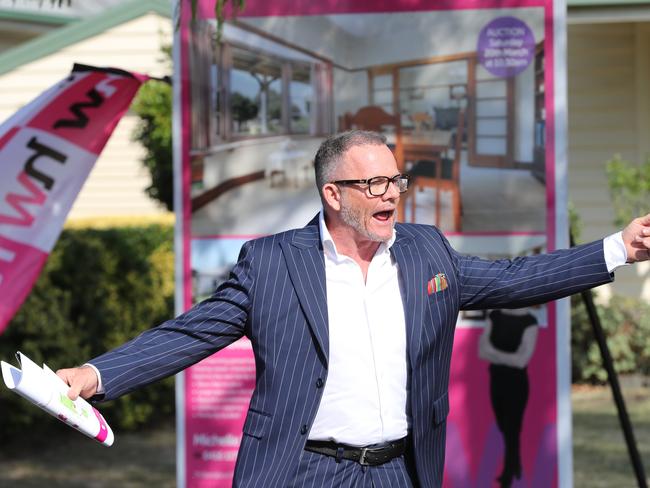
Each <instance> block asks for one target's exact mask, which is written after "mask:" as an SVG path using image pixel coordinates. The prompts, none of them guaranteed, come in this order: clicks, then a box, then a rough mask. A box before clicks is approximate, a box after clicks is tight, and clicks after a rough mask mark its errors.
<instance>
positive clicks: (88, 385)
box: [56, 366, 98, 400]
mask: <svg viewBox="0 0 650 488" xmlns="http://www.w3.org/2000/svg"><path fill="white" fill-rule="evenodd" d="M56 375H57V376H58V377H59V378H61V379H62V380H63V381H65V382H66V383H67V384H68V385H69V386H70V389H69V390H68V397H69V398H70V400H76V399H77V397H78V396H79V395H81V398H84V399H88V398H90V397H91V396H93V395H94V394H95V393H97V386H98V379H97V373H95V370H94V369H93V368H91V367H90V366H81V367H80V368H68V369H60V370H58V371H57V372H56Z"/></svg>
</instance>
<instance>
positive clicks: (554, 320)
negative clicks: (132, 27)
mask: <svg viewBox="0 0 650 488" xmlns="http://www.w3.org/2000/svg"><path fill="white" fill-rule="evenodd" d="M564 14H565V5H564V4H563V3H562V2H553V1H552V0H507V1H503V0H500V1H496V0H485V1H481V2H478V1H475V0H444V1H443V0H430V1H425V0H408V1H407V0H391V1H388V0H385V1H372V2H370V1H363V0H361V1H359V0H356V1H352V0H350V1H337V2H290V1H289V0H274V1H273V2H264V1H260V0H248V1H247V2H246V6H245V9H244V11H243V12H240V13H239V14H238V16H237V17H236V20H232V18H230V20H227V21H226V22H225V24H224V25H223V29H222V31H221V34H220V38H219V42H215V41H216V37H217V32H218V27H217V23H216V21H215V19H214V2H213V1H212V2H210V1H204V2H199V4H198V9H197V11H196V15H195V18H194V19H192V12H191V6H190V2H189V0H187V1H185V0H182V1H181V3H180V4H179V8H178V9H177V15H178V16H179V19H178V20H179V24H178V25H179V29H178V30H177V34H176V38H175V46H174V52H175V67H176V73H175V85H174V86H175V108H176V112H175V113H176V115H175V133H174V134H175V140H176V144H175V151H176V153H175V156H176V175H177V182H178V184H177V195H176V197H177V200H176V203H177V208H178V209H180V211H179V213H178V215H179V216H180V218H179V219H178V224H177V229H178V232H177V249H178V250H180V251H181V252H178V253H177V256H178V257H177V259H178V263H177V264H178V268H177V270H178V300H177V305H178V308H179V311H182V310H185V309H187V308H188V307H190V306H191V304H192V303H194V302H196V301H198V300H201V299H202V298H205V297H207V296H209V295H210V294H211V293H212V292H213V291H214V289H215V288H216V287H217V286H218V285H219V283H221V282H222V281H223V280H224V279H225V278H226V277H227V276H228V272H229V269H230V267H231V266H232V265H233V263H234V262H235V260H236V259H237V256H238V252H239V249H240V247H241V245H242V243H243V242H245V241H246V240H249V239H253V238H255V237H259V236H262V235H268V234H271V233H275V232H279V231H283V230H287V229H290V228H295V227H302V226H304V225H305V224H306V223H307V222H309V221H310V220H311V219H312V218H313V217H314V216H315V215H316V214H317V213H318V212H319V210H320V208H321V205H320V201H319V197H318V193H317V191H316V189H315V185H314V175H313V157H314V154H315V152H316V149H317V148H318V146H319V144H320V143H321V142H322V141H323V140H324V138H325V137H327V136H328V135H329V134H332V133H335V132H338V131H342V130H346V129H351V128H365V129H371V130H377V131H381V132H383V133H384V134H385V135H386V137H387V141H388V144H389V146H390V147H391V148H392V149H393V151H394V154H395V157H396V160H397V162H398V166H399V168H400V170H401V171H402V172H405V173H409V174H410V175H411V181H412V185H411V189H410V190H409V192H408V193H406V194H405V195H404V196H403V197H402V199H401V203H400V208H399V218H400V220H402V221H405V222H417V223H422V224H430V225H436V226H438V227H439V228H441V229H442V231H443V232H444V233H445V235H446V236H447V237H448V239H449V240H450V242H451V243H452V245H453V246H454V247H455V248H456V249H457V250H458V251H460V252H462V253H467V254H473V255H479V256H482V257H487V258H493V259H500V258H514V257H516V256H521V255H528V254H534V253H539V252H545V251H549V250H553V249H555V248H557V247H565V246H566V245H567V232H566V225H567V216H566V204H565V203H566V188H565V182H564V181H565V178H564V175H565V172H566V167H565V145H566V141H565V138H564V133H565V125H566V121H565V119H566V114H565V72H564V64H565V45H564V42H565V25H564ZM503 323H509V324H515V326H514V328H516V329H517V330H518V331H519V332H518V335H516V339H515V343H513V344H511V345H510V346H509V347H510V349H508V347H506V346H503V345H501V344H499V339H498V335H499V332H498V330H499V329H500V328H501V327H502V326H503ZM567 329H568V306H567V304H566V303H565V302H557V303H552V304H549V305H547V306H545V307H541V308H538V309H530V310H522V311H518V312H515V313H512V312H507V311H506V312H504V311H499V310H495V311H489V310H486V311H480V312H476V311H474V312H462V313H461V315H460V316H459V318H458V323H457V328H456V331H455V343H454V350H453V354H452V370H451V378H450V393H449V397H450V413H449V416H448V419H447V458H446V459H447V461H446V465H445V474H444V485H445V486H447V487H462V488H467V487H483V486H490V485H491V484H492V483H493V481H494V479H495V478H496V477H497V476H498V475H499V474H500V473H501V472H502V470H503V469H504V465H506V464H507V465H508V466H510V468H512V469H514V470H515V474H516V477H517V476H518V477H519V478H520V479H516V480H515V484H514V485H513V486H531V487H553V486H569V485H570V484H571V446H570V404H569V385H570V367H569V364H570V363H569V357H568V354H569V353H568V344H569V341H568V337H569V332H568V330H567ZM530 330H534V331H535V332H534V333H530V332H529V331H530ZM486 331H487V332H486ZM482 338H483V339H482ZM486 344H487V345H488V346H491V347H492V352H494V349H497V352H501V353H505V354H506V355H507V354H515V356H517V355H518V356H517V357H518V359H517V361H518V362H517V361H516V364H517V365H518V369H519V371H520V372H519V373H517V374H514V376H513V375H511V374H510V373H508V372H507V371H506V372H505V373H504V374H501V373H499V371H497V370H500V369H503V368H502V366H503V364H501V365H491V363H490V361H492V362H498V360H495V359H494V357H495V356H494V354H491V353H490V352H489V351H488V352H486V351H485V347H486ZM522 344H525V347H523V346H522ZM504 347H505V349H504ZM499 348H501V350H499ZM524 349H525V350H524ZM497 356H498V354H497ZM513 357H514V356H513ZM524 365H527V368H525V369H522V368H521V366H524ZM511 369H512V368H511ZM515 369H516V368H515ZM506 370H507V368H506ZM522 372H523V373H522ZM177 384H178V387H177V393H178V395H177V398H178V407H179V408H178V416H179V417H178V433H179V437H178V438H179V441H178V442H179V458H178V459H179V474H178V481H179V486H187V487H197V488H198V487H207V486H210V487H214V486H230V485H231V480H232V472H233V469H234V464H235V460H236V454H237V447H238V445H239V442H240V439H241V436H242V426H243V424H244V422H245V418H246V414H247V408H248V402H249V399H250V394H251V392H252V390H253V388H254V385H255V362H254V358H253V354H252V351H251V345H250V342H249V341H247V340H246V339H241V340H239V341H237V342H236V343H234V344H233V345H232V346H230V347H229V348H227V349H226V350H224V351H221V352H220V353H218V354H216V355H214V356H211V357H209V358H207V359H205V360H204V361H202V362H201V363H199V364H197V365H195V366H193V367H191V368H190V369H188V370H186V371H185V372H184V373H182V374H180V375H179V381H178V383H177ZM503 419H506V420H503ZM507 419H510V420H507ZM517 439H519V440H520V442H517ZM517 459H518V460H519V461H517ZM513 466H514V468H513ZM517 483H519V484H517Z"/></svg>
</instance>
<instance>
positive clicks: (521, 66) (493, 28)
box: [476, 17, 535, 78]
mask: <svg viewBox="0 0 650 488" xmlns="http://www.w3.org/2000/svg"><path fill="white" fill-rule="evenodd" d="M476 51H477V52H478V59H479V62H480V63H481V65H482V66H483V67H484V68H485V69H486V70H488V71H489V72H490V73H492V74H493V75H494V76H497V77H499V78H510V77H512V76H516V75H518V74H519V73H521V72H522V71H523V70H525V69H526V68H527V67H528V65H529V64H530V62H531V61H532V59H533V55H534V54H535V37H534V36H533V31H532V30H530V27H528V26H527V25H526V23H525V22H523V21H521V20H519V19H517V18H516V17H497V18H496V19H493V20H492V21H490V23H489V24H487V25H486V26H485V27H483V29H481V33H480V34H479V36H478V45H477V47H476Z"/></svg>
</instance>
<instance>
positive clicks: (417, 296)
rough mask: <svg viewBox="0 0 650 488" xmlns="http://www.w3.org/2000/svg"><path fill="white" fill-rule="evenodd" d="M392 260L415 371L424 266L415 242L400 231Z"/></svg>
mask: <svg viewBox="0 0 650 488" xmlns="http://www.w3.org/2000/svg"><path fill="white" fill-rule="evenodd" d="M390 251H391V254H392V255H393V258H394V259H395V261H396V262H397V265H398V268H399V274H400V280H401V282H400V289H401V291H402V301H403V304H404V319H405V321H406V343H407V351H408V356H409V361H410V363H411V368H414V367H415V360H416V358H417V357H418V353H419V350H420V342H421V341H420V338H421V337H422V323H423V317H422V313H423V310H424V298H425V296H426V294H425V293H424V292H423V287H426V278H425V275H424V268H425V266H424V264H423V263H422V262H421V261H422V259H421V257H420V255H419V253H417V252H416V251H417V249H416V246H415V241H414V239H413V238H412V237H410V236H406V235H404V234H403V231H402V233H400V229H399V227H398V228H397V236H396V239H395V242H394V244H393V245H392V246H391V248H390Z"/></svg>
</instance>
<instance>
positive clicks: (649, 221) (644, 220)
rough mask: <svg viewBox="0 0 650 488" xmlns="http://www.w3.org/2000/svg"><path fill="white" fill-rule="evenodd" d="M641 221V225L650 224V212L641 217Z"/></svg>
mask: <svg viewBox="0 0 650 488" xmlns="http://www.w3.org/2000/svg"><path fill="white" fill-rule="evenodd" d="M639 223H640V224H641V225H650V213H649V214H646V215H644V216H643V217H639Z"/></svg>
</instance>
